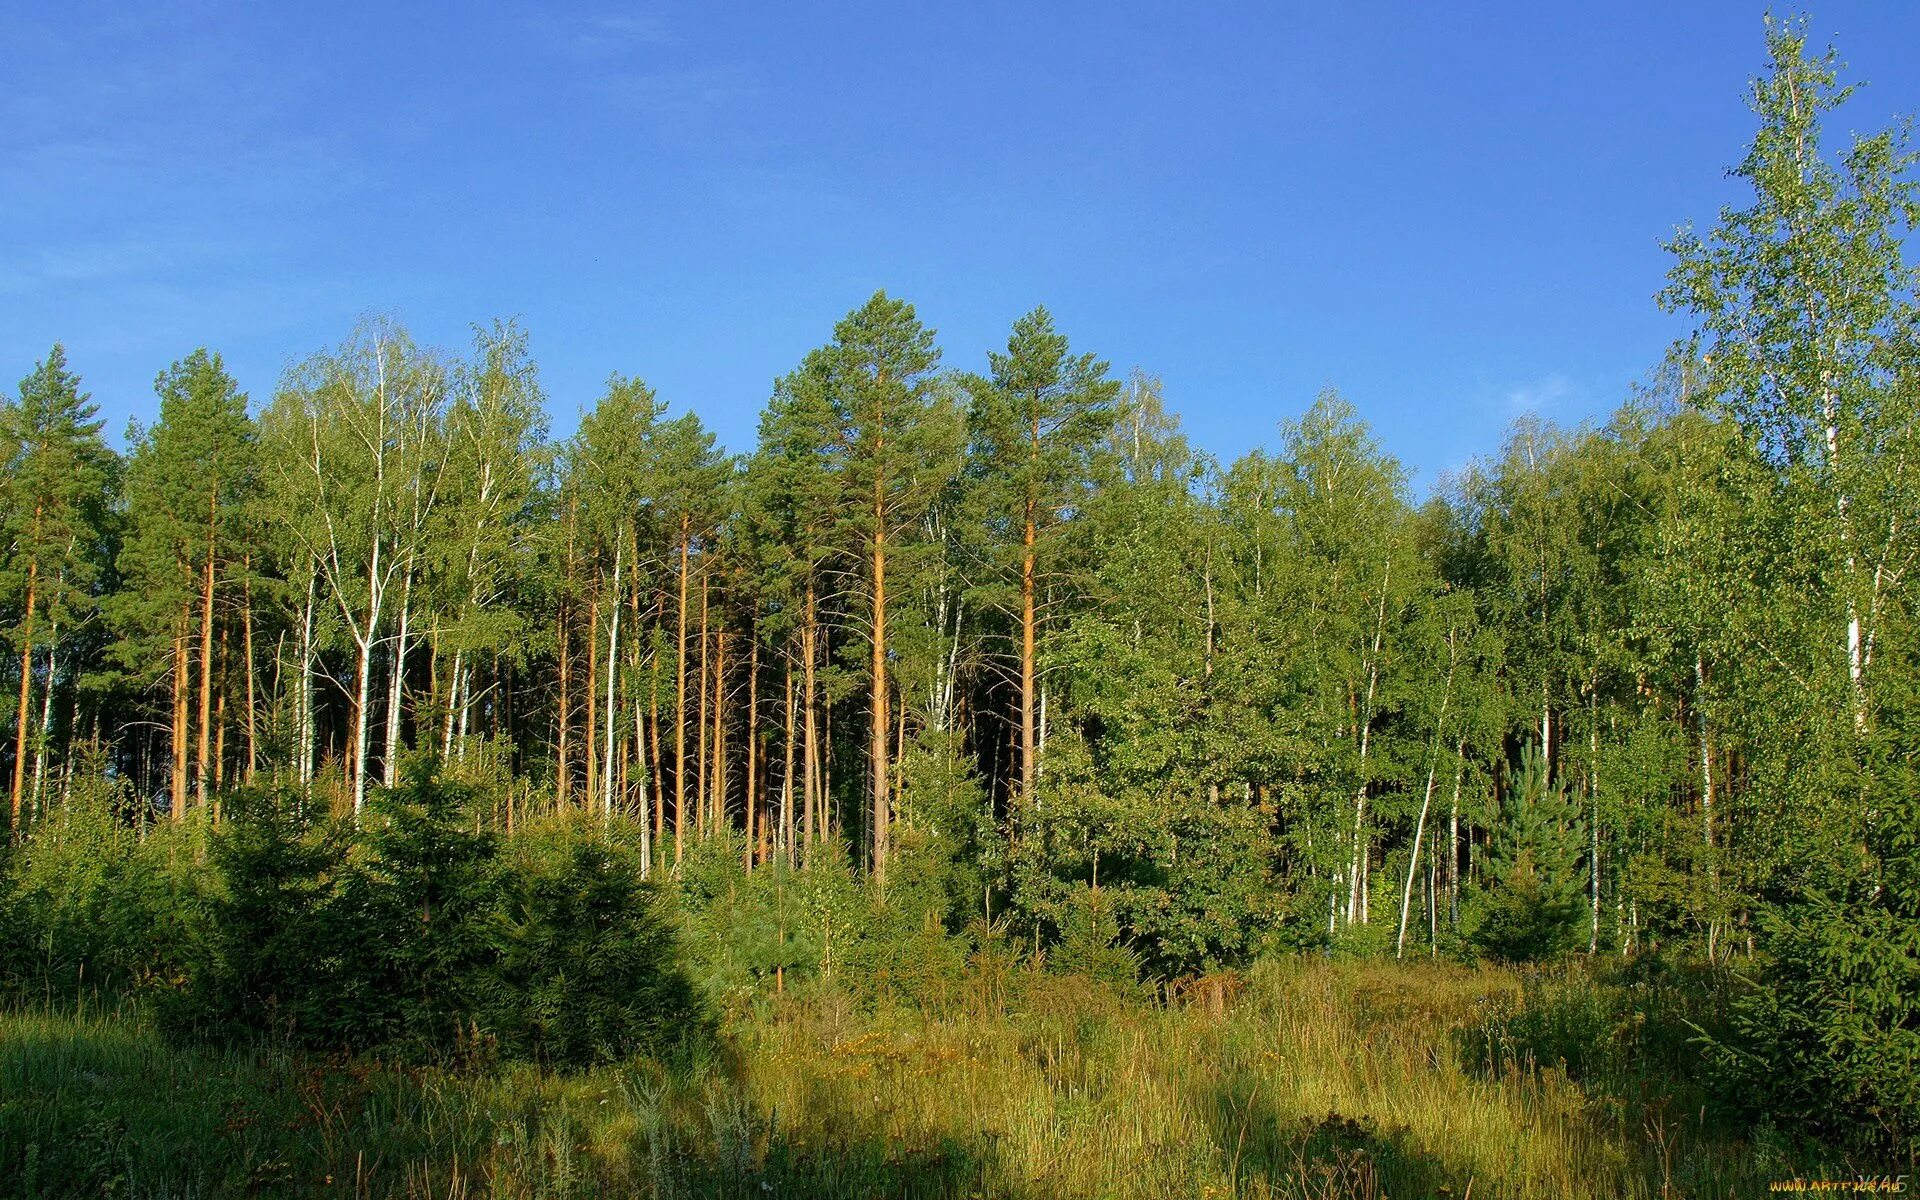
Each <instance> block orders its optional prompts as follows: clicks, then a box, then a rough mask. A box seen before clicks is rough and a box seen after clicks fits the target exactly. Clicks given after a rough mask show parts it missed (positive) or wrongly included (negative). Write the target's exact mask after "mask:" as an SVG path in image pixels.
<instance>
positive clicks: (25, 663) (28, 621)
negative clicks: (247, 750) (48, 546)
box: [13, 510, 178, 836]
mask: <svg viewBox="0 0 1920 1200" xmlns="http://www.w3.org/2000/svg"><path fill="white" fill-rule="evenodd" d="M39 521H40V514H39V512H38V510H36V511H35V513H34V524H35V526H36V527H37V526H38V525H39ZM39 583H40V560H38V559H32V560H29V561H28V563H27V603H26V613H25V615H24V616H23V617H22V618H21V622H20V709H19V720H18V723H17V726H16V728H15V729H14V734H13V830H14V833H15V836H18V834H19V831H20V802H21V801H22V800H24V799H25V798H26V790H27V713H28V711H29V705H31V704H32V702H33V616H34V605H35V603H36V602H37V601H38V599H39V594H40V593H39ZM176 753H177V751H176ZM176 803H178V802H177V801H176Z"/></svg>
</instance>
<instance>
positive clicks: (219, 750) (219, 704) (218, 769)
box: [213, 630, 233, 819]
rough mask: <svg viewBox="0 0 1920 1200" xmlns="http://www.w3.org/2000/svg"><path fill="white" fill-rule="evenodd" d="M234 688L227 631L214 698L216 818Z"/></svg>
mask: <svg viewBox="0 0 1920 1200" xmlns="http://www.w3.org/2000/svg"><path fill="white" fill-rule="evenodd" d="M232 690H233V656H232V655H231V654H229V653H228V652H227V635H226V631H225V630H222V631H221V633H220V684H219V686H218V687H216V688H214V698H213V794H214V796H215V797H216V799H215V800H214V802H213V811H214V814H215V819H218V816H219V812H220V801H219V800H218V799H217V797H218V796H219V795H220V792H221V791H222V790H223V789H224V788H225V786H226V769H227V693H228V692H230V691H232Z"/></svg>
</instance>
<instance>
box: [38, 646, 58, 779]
mask: <svg viewBox="0 0 1920 1200" xmlns="http://www.w3.org/2000/svg"><path fill="white" fill-rule="evenodd" d="M59 645H60V622H58V621H50V622H48V623H47V685H46V686H45V687H44V688H42V689H40V737H39V739H38V744H37V745H36V746H34V748H33V808H34V811H35V812H45V811H46V809H45V808H44V807H43V806H42V797H41V788H42V786H43V784H44V782H45V780H46V775H47V748H48V747H49V746H51V745H52V744H53V693H54V681H55V680H56V679H58V678H59V677H60V676H59V669H60V663H59V659H58V657H57V655H58V653H59V650H58V647H59Z"/></svg>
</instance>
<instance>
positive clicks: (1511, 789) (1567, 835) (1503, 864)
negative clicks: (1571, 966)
mask: <svg viewBox="0 0 1920 1200" xmlns="http://www.w3.org/2000/svg"><path fill="white" fill-rule="evenodd" d="M1585 840H1586V831H1585V826H1584V823H1583V821H1582V818H1581V815H1580V805H1579V802H1578V800H1577V799H1575V798H1573V797H1570V796H1569V795H1568V794H1567V788H1566V784H1565V782H1564V781H1563V780H1560V779H1555V778H1553V777H1552V775H1551V773H1550V772H1549V770H1548V767H1547V760H1546V756H1545V755H1544V754H1542V753H1541V752H1540V748H1539V747H1538V746H1531V745H1530V746H1528V747H1527V748H1526V749H1525V750H1523V751H1522V752H1521V756H1520V769H1519V770H1518V771H1517V772H1515V773H1514V775H1513V777H1512V778H1511V779H1510V780H1509V781H1508V786H1507V790H1506V794H1505V795H1504V796H1503V797H1502V799H1501V805H1500V814H1499V820H1498V821H1497V823H1496V824H1495V825H1494V827H1493V830H1492V831H1491V837H1490V840H1489V841H1488V844H1487V851H1486V861H1485V864H1484V866H1483V867H1482V871H1483V878H1484V879H1485V881H1486V882H1485V883H1484V884H1483V885H1482V886H1481V887H1480V889H1479V892H1478V894H1477V895H1476V896H1475V897H1474V898H1473V901H1472V903H1471V905H1470V909H1469V912H1470V918H1469V937H1470V939H1471V941H1472V942H1473V944H1474V946H1475V947H1476V948H1478V949H1479V950H1480V951H1481V952H1482V953H1485V954H1488V955H1491V956H1492V957H1494V958H1498V959H1503V960H1506V961H1510V962H1525V961H1530V960H1533V959H1540V958H1547V957H1550V956H1552V955H1555V954H1558V953H1561V952H1562V951H1565V950H1568V949H1571V948H1572V946H1573V944H1574V940H1575V938H1576V936H1577V935H1578V933H1579V928H1580V917H1581V909H1582V907H1583V900H1584V898H1585V897H1584V893H1585V891H1586V882H1587V877H1586V868H1585V865H1584V864H1583V863H1582V861H1581V856H1582V854H1583V853H1584V851H1585Z"/></svg>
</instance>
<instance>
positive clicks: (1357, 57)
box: [0, 0, 1920, 482]
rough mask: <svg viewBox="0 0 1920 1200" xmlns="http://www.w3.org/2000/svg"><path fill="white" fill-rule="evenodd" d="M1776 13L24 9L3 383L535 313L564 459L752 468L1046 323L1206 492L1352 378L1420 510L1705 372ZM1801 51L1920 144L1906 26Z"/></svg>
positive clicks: (1672, 6)
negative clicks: (849, 328)
mask: <svg viewBox="0 0 1920 1200" xmlns="http://www.w3.org/2000/svg"><path fill="white" fill-rule="evenodd" d="M1761 13H1762V9H1761V7H1760V6H1759V5H1757V4H1745V3H1719V2H1711V3H1709V2H1699V0H1683V2H1678V3H1676V2H1674V0H1665V2H1663V3H1657V4H1655V3H1616V4H1610V5H1593V4H1582V5H1572V4H1566V5H1562V4H1540V3H1533V2H1528V3H1521V2H1514V3H1505V4H1491V3H1487V4H1474V3H1457V2H1456V3H1447V4H1427V3H1366V2H1360V3H1341V4H1328V3H1314V4H1301V3H1267V4H1249V5H1244V6H1241V5H1217V6H1202V5H1167V4H1154V5H1131V4H1103V5H1090V4H1060V5H1042V4H1032V3H1029V4H979V5H954V6H950V7H948V8H946V9H945V11H944V13H941V12H936V11H935V9H934V6H930V5H917V4H899V3H876V4H871V5H855V4H846V5H818V6H817V5H804V4H788V5H773V4H735V5H696V4H685V5H677V4H650V5H643V6H615V5H609V6H572V5H564V6H563V5H555V6H531V5H523V6H516V5H504V4H503V5H457V4H452V3H442V4H427V5H399V6H388V5H366V6H352V5H339V6H327V5H299V6H294V5H286V6H274V5H239V4H234V5H226V4H212V3H196V2H194V0H186V2H184V3H175V4H168V5H164V6H162V5H153V6H141V5H132V4H121V5H104V4H62V5H27V6H25V7H22V6H21V5H19V4H17V3H0V28H4V30H5V40H6V43H7V45H8V54H7V59H8V74H9V79H8V81H7V84H6V86H5V87H4V89H0V381H5V383H4V385H0V386H8V387H10V385H11V382H12V381H13V380H16V379H18V378H19V377H20V376H22V375H24V374H25V373H26V372H27V370H28V369H29V368H30V367H31V365H32V363H33V361H34V360H35V359H37V358H38V357H40V356H41V355H43V354H44V353H45V351H46V349H47V347H48V346H49V345H50V344H51V343H52V342H53V341H55V340H60V341H63V342H65V343H66V345H67V347H68V351H69V355H70V357H71V359H72V361H73V363H74V366H75V367H76V369H78V370H79V371H80V372H81V373H82V374H83V376H84V377H85V379H86V381H87V384H88V385H89V387H90V388H91V390H92V392H93V394H94V397H95V399H96V400H97V401H98V402H99V403H100V406H101V410H102V412H103V413H104V414H105V415H106V416H107V418H108V423H109V431H110V432H113V433H115V434H118V432H119V431H120V430H121V429H122V428H123V427H124V425H125V423H126V420H127V418H128V417H130V416H138V417H146V416H149V415H150V414H151V413H152V412H153V410H154V407H155V402H154V399H153V396H152V380H153V377H154V375H155V374H156V373H157V372H158V371H159V370H160V369H161V368H162V367H163V366H165V365H166V363H168V362H169V361H171V360H172V359H174V358H177V357H179V356H181V355H183V354H185V353H187V352H188V351H190V350H191V349H193V348H194V347H195V346H198V345H202V344H204V345H208V346H211V347H213V348H214V349H217V350H219V351H221V352H222V353H223V354H224V355H225V356H226V357H227V360H228V362H229V365H230V366H231V367H232V368H233V369H234V371H235V373H236V374H237V375H238V376H239V377H240V379H241V381H242V383H243V385H244V386H245V387H246V388H247V389H248V390H249V391H250V392H251V393H252V394H253V396H254V398H255V399H256V401H259V400H264V399H265V398H266V396H267V395H268V394H270V392H271V390H272V388H273V386H274V384H275V381H276V380H277V379H278V377H279V375H280V372H281V370H282V369H283V368H284V366H285V365H286V364H287V363H288V362H289V361H291V360H293V359H296V358H298V357H300V356H302V355H304V354H307V353H309V352H311V351H313V350H315V349H317V348H319V347H322V346H324V345H327V344H330V343H333V342H336V341H338V340H339V339H340V338H341V337H342V336H343V335H344V334H345V333H346V332H347V331H348V330H349V329H350V328H351V326H352V324H353V322H354V320H355V319H356V317H357V316H359V315H360V314H363V313H368V312H387V313H393V314H395V315H397V316H399V317H400V318H401V319H402V320H403V321H405V322H406V323H407V324H408V325H409V326H410V327H411V328H412V329H413V330H414V332H415V334H416V336H418V337H419V338H420V339H421V340H423V341H425V342H428V343H430V344H435V345H440V346H443V347H447V348H449V349H461V348H463V347H464V345H465V344H466V342H467V339H468V332H467V331H468V327H469V325H470V324H471V323H473V322H476V321H485V320H489V319H491V318H493V317H496V316H516V317H518V318H519V319H520V320H521V321H522V323H523V324H524V325H525V326H526V327H527V328H528V330H529V332H530V334H531V336H532V339H533V344H534V349H535V352H536V354H537V356H538V357H539V359H540V362H541V368H542V375H543V379H544V381H545V385H546V387H547V390H548V393H549V397H550V407H551V409H552V411H553V416H554V426H555V429H556V431H557V432H562V433H564V432H566V431H568V430H570V429H571V428H572V426H573V423H574V420H575V416H576V414H577V412H578V410H579V409H580V407H581V406H583V405H586V404H590V403H591V402H592V400H593V399H594V398H595V397H596V396H597V394H598V392H599V390H600V386H601V383H602V381H604V379H605V377H606V376H607V374H608V373H609V372H611V371H615V370H618V371H623V372H628V373H632V374H638V375H640V376H642V377H643V378H645V379H647V380H648V381H649V382H651V383H653V384H654V386H655V387H656V388H657V389H658V390H659V391H660V392H661V394H662V395H663V396H664V397H665V398H666V399H667V400H668V401H669V402H670V403H671V404H673V405H674V406H675V407H676V408H688V407H690V408H693V409H695V410H697V411H698V412H700V413H701V415H702V416H703V417H705V418H706V419H707V420H708V421H709V423H710V424H711V425H712V426H713V427H714V428H715V429H716V430H717V431H718V432H719V434H720V436H721V438H722V440H723V441H724V442H726V443H727V444H728V445H730V446H732V447H734V448H740V449H743V448H746V447H748V446H749V445H750V444H751V441H752V436H753V429H754V422H755V419H756V415H757V413H758V410H759V407H760V405H761V404H762V402H763V401H764V400H765V398H766V396H767V393H768V390H769V387H770V384H771V381H772V380H773V378H774V377H775V376H776V375H778V374H780V373H781V372H783V371H785V370H787V369H788V368H789V367H790V366H791V365H793V364H794V363H795V362H796V361H797V360H798V359H799V358H800V356H801V355H802V354H803V353H804V352H805V351H806V350H807V349H808V348H809V347H811V346H814V345H817V344H819V343H820V342H822V341H823V340H825V338H826V337H827V336H828V333H829V331H830V329H831V327H832V324H833V322H834V320H835V319H836V318H837V317H838V316H839V315H840V314H842V313H843V312H845V311H846V310H847V309H848V308H850V307H852V306H854V305H855V304H857V303H859V302H860V301H862V300H863V299H865V297H866V296H867V295H869V294H870V293H871V292H872V291H873V290H874V289H875V288H880V287H884V288H886V289H887V290H889V291H890V292H893V293H895V294H897V295H902V296H904V297H906V298H908V299H910V300H912V301H913V302H914V303H915V304H916V305H917V306H918V308H919V310H920V313H921V315H922V317H923V319H925V320H926V321H927V322H928V323H929V324H931V325H933V326H934V327H936V328H937V329H938V330H939V331H940V335H941V342H942V344H943V346H944V347H945V350H946V355H947V357H946V362H947V363H948V365H952V366H964V367H977V366H979V365H980V364H981V363H982V362H983V361H984V356H985V353H986V351H987V350H988V349H990V348H994V347H997V346H999V345H1000V344H1001V343H1003V342H1004V340H1005V335H1006V329H1007V326H1008V325H1009V324H1010V323H1011V322H1012V320H1013V319H1014V317H1016V316H1018V315H1019V314H1020V313H1021V312H1023V311H1025V310H1026V309H1028V308H1030V307H1031V306H1033V305H1034V304H1036V303H1045V304H1046V305H1048V306H1049V307H1050V308H1051V309H1052V310H1053V312H1054V314H1055V316H1056V319H1057V320H1058V321H1059V323H1060V325H1061V327H1062V328H1063V329H1064V330H1065V331H1066V332H1067V333H1068V334H1069V336H1071V337H1072V338H1073V340H1074V342H1075V344H1076V347H1078V348H1083V349H1090V350H1093V351H1095V352H1097V353H1099V354H1100V355H1101V356H1103V357H1105V358H1108V359H1110V360H1111V361H1112V362H1113V364H1114V366H1115V368H1116V370H1119V371H1122V372H1124V371H1126V370H1128V369H1131V368H1133V367H1140V368H1142V369H1144V370H1147V371H1149V372H1151V373H1154V374H1157V375H1159V376H1161V377H1162V378H1163V380H1164V381H1165V384H1166V390H1167V395H1168V399H1169V402H1170V403H1171V404H1172V405H1173V406H1174V407H1175V408H1176V409H1177V410H1178V411H1179V412H1180V413H1181V414H1182V415H1183V417H1184V418H1185V420H1186V423H1187V427H1188V430H1189V431H1190V433H1191V434H1192V436H1193V437H1194V439H1195V440H1196V441H1197V442H1198V443H1199V444H1200V445H1202V446H1204V447H1205V448H1207V449H1209V450H1211V451H1213V452H1215V453H1217V454H1220V455H1222V456H1228V457H1230V456H1233V455H1236V454H1239V453H1241V452H1243V451H1245V450H1247V449H1249V448H1250V447H1252V446H1254V445H1258V444H1263V443H1271V442H1272V441H1273V440H1274V429H1275V426H1276V424H1277V423H1278V422H1279V421H1280V420H1282V419H1284V418H1286V417H1288V416H1291V415H1295V414H1297V413H1298V412H1300V411H1301V410H1302V409H1303V408H1304V407H1305V406H1306V405H1307V404H1308V403H1310V402H1311V401H1312V399H1313V397H1314V395H1315V393H1316V392H1317V391H1319V389H1320V388H1322V387H1323V386H1325V385H1328V384H1332V385H1334V386H1337V387H1339V388H1340V389H1341V390H1342V391H1343V392H1344V393H1345V394H1346V395H1347V396H1348V397H1349V398H1350V399H1352V400H1353V401H1354V403H1355V404H1357V405H1358V406H1359V408H1360V410H1361V412H1362V413H1363V415H1365V416H1366V417H1367V418H1368V420H1370V421H1371V422H1372V423H1373V425H1374V427H1375V429H1376V430H1377V432H1378V433H1379V435H1380V438H1381V440H1382V442H1383V443H1384V444H1385V445H1386V447H1387V448H1388V449H1389V450H1390V451H1392V452H1393V453H1395V454H1397V455H1398V456H1399V457H1400V458H1402V459H1403V460H1404V461H1405V462H1406V463H1407V464H1408V465H1409V466H1410V467H1411V468H1413V469H1414V471H1415V472H1416V476H1417V478H1419V479H1421V480H1422V481H1423V482H1424V481H1430V480H1431V479H1432V478H1433V476H1434V473H1436V472H1438V471H1443V470H1447V469H1451V468H1455V467H1458V466H1460V465H1461V464H1463V463H1464V462H1466V461H1467V460H1468V459H1469V458H1471V457H1472V456H1474V455H1476V454H1481V453H1487V452H1490V451H1492V450H1493V449H1494V448H1495V447H1496V446H1497V444H1498V442H1499V440H1500V438H1501V436H1502V433H1503V431H1504V429H1505V427H1506V426H1507V425H1508V423H1509V422H1510V421H1511V420H1512V419H1513V417H1514V416H1516V415H1517V414H1519V413H1520V412H1523V411H1528V410H1533V411H1538V412H1540V413H1541V414H1542V415H1544V416H1548V417H1550V418H1553V419H1555V420H1558V421H1562V422H1568V423H1571V422H1577V421H1579V420H1582V419H1584V418H1587V417H1590V416H1592V415H1594V414H1597V413H1603V412H1605V411H1606V410H1608V409H1610V408H1612V407H1613V406H1614V405H1615V404H1616V403H1617V402H1618V401H1619V399H1620V398H1621V397H1622V396H1623V395H1624V394H1625V391H1626V389H1627V386H1628V384H1629V383H1630V382H1631V381H1632V380H1634V379H1637V378H1639V377H1641V376H1643V375H1644V374H1645V372H1646V371H1647V370H1648V368H1650V367H1651V366H1652V365H1653V364H1654V363H1655V361H1657V359H1658V358H1659V356H1660V353H1661V350H1662V348H1663V346H1664V345H1665V344H1666V343H1667V341H1668V340H1669V339H1670V338H1672V337H1673V336H1675V335H1676V334H1677V333H1679V332H1681V331H1682V329H1683V328H1684V326H1683V324H1682V323H1680V322H1679V321H1678V320H1676V319H1675V318H1672V317H1668V316H1665V315H1663V314H1661V313H1660V312H1659V311H1658V310H1657V308H1656V307H1655V305H1654V303H1653V300H1652V294H1653V292H1654V291H1655V290H1656V289H1657V288H1658V287H1659V286H1660V283H1661V279H1662V275H1663V273H1664V271H1665V269H1666V259H1665V256H1664V254H1663V253H1662V251H1661V250H1660V249H1659V243H1660V241H1661V239H1662V238H1664V237H1666V236H1668V235H1669V234H1670V233H1671V231H1672V229H1673V227H1674V226H1675V225H1676V224H1677V223H1680V222H1682V221H1685V220H1688V219H1694V220H1696V221H1698V222H1701V223H1708V222H1710V221H1711V219H1712V217H1713V215H1714V213H1715V211H1716V210H1717V209H1718V207H1719V206H1720V205H1721V204H1723V203H1725V202H1727V201H1728V200H1730V199H1734V198H1736V197H1737V193H1735V192H1734V191H1733V190H1732V187H1731V185H1730V183H1729V182H1728V181H1727V180H1726V179H1725V178H1724V175H1723V169H1724V168H1725V167H1726V166H1727V165H1729V164H1730V163H1732V162H1734V161H1736V160H1737V159H1738V158H1739V156H1740V154H1741V151H1742V149H1743V147H1744V144H1745V140H1746V138H1747V135H1748V132H1749V129H1750V124H1751V122H1750V118H1749V115H1748V114H1747V112H1746V111H1745V109H1744V107H1743V98H1742V93H1743V88H1744V86H1745V81H1746V80H1747V79H1748V78H1750V77H1751V76H1752V75H1754V74H1755V73H1756V72H1757V71H1758V70H1759V69H1760V68H1761V67H1762V65H1763V62H1764V54H1763V46H1762V27H1761ZM1814 17H1815V20H1814V26H1813V27H1814V30H1815V32H1816V34H1817V35H1820V36H1821V37H1822V38H1823V39H1831V40H1833V41H1834V42H1835V43H1836V44H1837V45H1838V47H1839V49H1840V51H1841V55H1842V58H1843V59H1844V60H1845V61H1846V62H1847V63H1848V64H1849V74H1850V76H1851V77H1853V78H1856V79H1862V80H1865V81H1866V82H1867V83H1868V84H1869V86H1868V87H1867V89H1866V90H1865V91H1864V92H1863V94H1862V96H1861V98H1860V99H1859V100H1858V101H1856V103H1855V104H1854V105H1853V106H1852V107H1851V108H1850V110H1849V111H1848V112H1847V113H1846V114H1844V115H1845V116H1846V120H1845V121H1844V122H1842V125H1843V126H1844V127H1846V128H1859V129H1862V130H1865V129H1870V128H1873V127H1876V126H1878V125H1880V124H1882V123H1884V122H1885V121H1886V120H1887V119H1888V118H1889V117H1890V116H1891V115H1892V114H1894V113H1901V112H1914V111H1916V110H1920V70H1916V69H1915V68H1916V66H1917V65H1920V63H1917V62H1916V59H1917V58H1920V5H1912V4H1908V3H1903V2H1897V0H1884V2H1882V3H1861V2H1850V3H1827V4H1823V5H1821V6H1820V7H1819V8H1818V9H1817V10H1815V12H1814ZM1834 132H1835V133H1843V132H1845V128H1841V129H1836V130H1835V131H1834Z"/></svg>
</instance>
